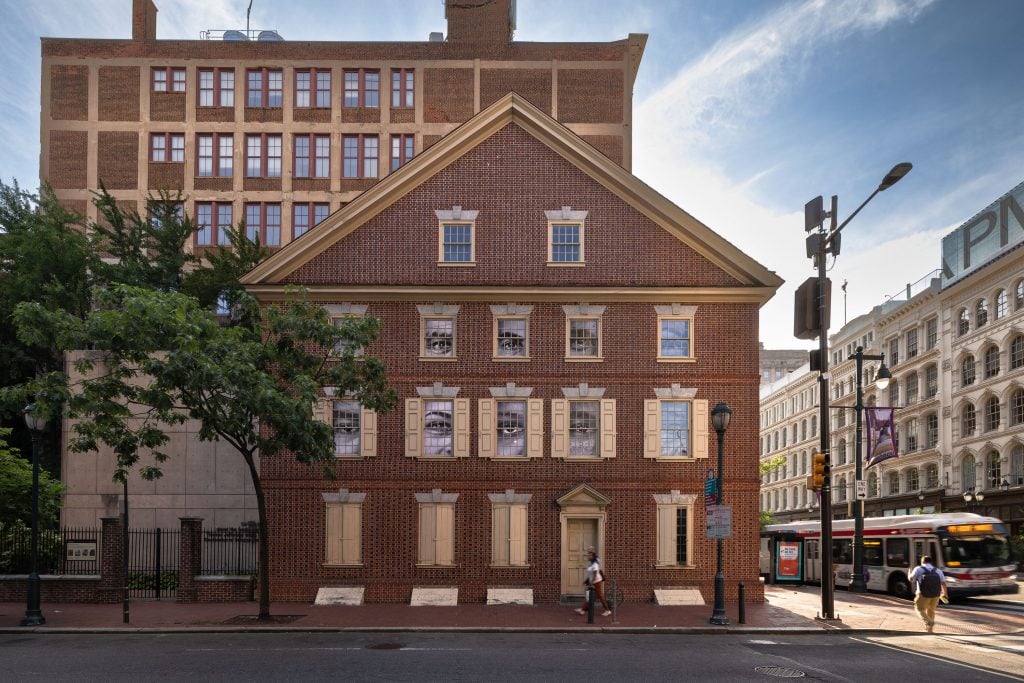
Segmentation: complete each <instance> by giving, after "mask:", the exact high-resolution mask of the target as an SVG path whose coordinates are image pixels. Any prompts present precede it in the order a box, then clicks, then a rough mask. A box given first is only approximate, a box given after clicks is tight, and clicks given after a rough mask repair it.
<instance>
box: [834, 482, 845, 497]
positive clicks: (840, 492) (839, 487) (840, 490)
mask: <svg viewBox="0 0 1024 683" xmlns="http://www.w3.org/2000/svg"><path fill="white" fill-rule="evenodd" d="M835 492H836V498H837V499H838V500H839V501H840V502H842V501H844V500H846V477H839V481H838V482H837V484H836V488H835Z"/></svg>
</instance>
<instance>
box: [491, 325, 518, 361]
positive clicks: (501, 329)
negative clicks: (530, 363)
mask: <svg viewBox="0 0 1024 683" xmlns="http://www.w3.org/2000/svg"><path fill="white" fill-rule="evenodd" d="M494 355H496V356H498V357H500V358H525V357H526V319H525V318H498V338H497V340H496V347H495V354H494Z"/></svg>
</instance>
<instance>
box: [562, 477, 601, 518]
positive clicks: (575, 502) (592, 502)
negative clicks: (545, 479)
mask: <svg viewBox="0 0 1024 683" xmlns="http://www.w3.org/2000/svg"><path fill="white" fill-rule="evenodd" d="M556 502H557V503H558V506H559V507H560V508H562V510H563V512H564V511H567V510H568V509H569V508H586V509H588V510H593V509H594V508H597V509H599V510H603V509H604V508H605V507H607V506H608V505H610V504H611V502H612V499H611V498H610V497H608V496H606V495H605V494H603V493H601V492H600V491H598V490H597V489H595V488H594V487H592V486H590V485H589V484H580V485H579V486H577V487H576V488H574V489H572V490H571V491H569V492H568V493H566V494H564V495H562V496H561V497H559V498H558V500H557V501H556Z"/></svg>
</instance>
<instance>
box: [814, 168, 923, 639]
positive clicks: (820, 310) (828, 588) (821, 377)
mask: <svg viewBox="0 0 1024 683" xmlns="http://www.w3.org/2000/svg"><path fill="white" fill-rule="evenodd" d="M911 168H913V165H912V164H910V163H907V162H903V163H900V164H896V165H895V166H893V167H892V169H891V170H890V171H889V173H887V174H886V176H885V177H884V178H883V179H882V182H881V183H879V184H878V187H877V188H875V191H874V192H872V193H871V194H870V195H869V196H868V198H867V199H865V200H864V201H863V202H861V205H860V206H858V207H857V209H856V210H855V211H854V212H853V213H852V214H850V215H849V217H847V219H846V220H844V221H843V222H842V223H841V224H840V225H839V226H838V227H836V220H837V218H838V216H837V214H838V212H839V198H838V197H836V196H835V195H832V204H831V210H830V211H829V212H825V210H824V204H823V202H822V198H821V197H820V196H819V197H815V198H814V199H812V200H811V201H809V202H807V205H806V206H804V229H805V230H807V231H808V232H811V231H814V233H813V234H811V235H809V236H808V238H807V256H808V257H810V258H812V259H813V260H814V265H815V267H816V269H817V271H818V272H817V278H816V279H817V282H816V283H815V287H814V289H813V292H814V298H815V302H814V303H815V304H816V305H815V306H814V310H815V311H816V318H817V328H816V329H815V330H813V332H814V334H811V335H810V336H802V335H800V336H801V338H804V339H813V338H814V337H815V336H816V337H817V338H818V350H817V353H816V355H815V352H812V357H814V359H815V360H816V365H815V363H812V365H811V367H812V369H817V370H818V373H819V374H818V409H819V417H818V423H819V426H820V427H821V429H820V432H821V440H820V448H821V453H822V454H824V455H825V477H824V484H823V486H822V487H821V568H822V574H823V575H830V574H831V573H832V484H831V476H832V473H831V458H830V457H829V454H830V453H831V443H830V441H831V427H830V425H831V420H830V419H829V412H828V411H829V395H828V381H829V374H828V368H829V364H828V317H829V316H828V312H829V301H828V299H829V282H828V277H827V276H826V268H825V259H826V257H827V256H828V254H832V255H833V256H838V255H839V244H840V233H841V232H842V230H843V228H845V227H846V226H847V225H848V224H849V223H850V221H852V220H853V219H854V217H855V216H856V215H857V214H858V213H860V211H861V209H863V208H864V207H865V206H867V203H868V202H870V201H871V200H872V199H874V197H875V195H876V194H878V193H879V192H883V191H884V190H887V189H889V188H890V187H892V186H893V185H895V184H896V183H897V182H899V180H900V179H901V178H902V177H903V176H905V175H906V174H907V173H909V172H910V169H911ZM826 217H828V218H830V219H831V221H830V226H829V229H828V230H827V231H826V230H825V227H824V226H825V223H824V221H825V218H826ZM800 294H801V293H800V291H799V290H798V291H797V301H796V304H797V307H798V309H800V310H804V303H805V302H804V301H802V300H801V299H800ZM821 618H822V619H824V620H826V621H832V620H834V619H835V586H834V585H833V582H832V581H830V580H824V581H822V582H821Z"/></svg>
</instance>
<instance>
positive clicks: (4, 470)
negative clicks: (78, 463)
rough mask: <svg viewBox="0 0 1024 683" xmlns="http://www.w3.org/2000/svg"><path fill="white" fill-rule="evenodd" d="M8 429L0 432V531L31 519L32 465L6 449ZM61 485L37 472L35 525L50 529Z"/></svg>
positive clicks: (55, 522) (23, 523) (58, 502)
mask: <svg viewBox="0 0 1024 683" xmlns="http://www.w3.org/2000/svg"><path fill="white" fill-rule="evenodd" d="M10 433H11V430H9V429H0V530H3V529H7V528H11V527H13V526H20V525H28V524H29V523H30V522H31V520H32V462H31V461H30V460H26V459H25V458H23V457H21V456H20V455H18V453H16V452H15V451H14V450H12V449H10V448H8V446H7V437H8V436H9V435H10ZM62 493H64V485H63V484H61V483H60V481H58V480H56V479H54V478H53V477H51V476H50V475H49V474H48V473H47V472H46V471H45V470H40V472H39V525H40V527H41V528H49V527H54V526H56V524H57V514H58V512H59V511H60V502H61V494H62Z"/></svg>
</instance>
